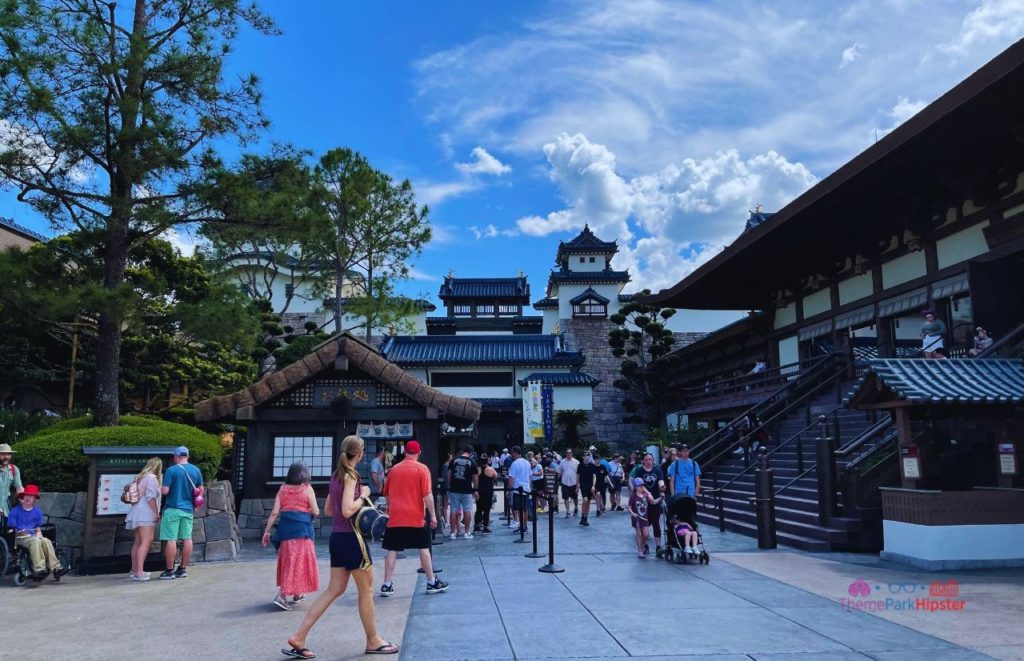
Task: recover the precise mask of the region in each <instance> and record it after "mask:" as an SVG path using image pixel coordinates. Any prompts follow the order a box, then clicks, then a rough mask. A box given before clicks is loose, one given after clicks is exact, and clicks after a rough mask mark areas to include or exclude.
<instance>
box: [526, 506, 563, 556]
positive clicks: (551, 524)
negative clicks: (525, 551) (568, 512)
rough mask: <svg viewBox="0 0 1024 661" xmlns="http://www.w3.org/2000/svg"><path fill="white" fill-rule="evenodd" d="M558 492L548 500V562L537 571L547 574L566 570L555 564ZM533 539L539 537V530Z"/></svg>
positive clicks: (534, 548)
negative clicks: (555, 506) (555, 505)
mask: <svg viewBox="0 0 1024 661" xmlns="http://www.w3.org/2000/svg"><path fill="white" fill-rule="evenodd" d="M557 497H558V494H555V495H554V496H552V497H551V498H550V499H549V500H548V564H546V565H544V566H542V567H539V568H538V569H537V571H539V572H544V573H545V574H561V573H562V572H564V571H565V567H559V566H558V565H556V564H555V508H554V504H555V503H554V501H556V500H557ZM533 539H534V540H535V541H536V539H537V531H536V530H534V535H533ZM533 550H534V551H536V550H537V546H536V543H535V544H534V547H533Z"/></svg>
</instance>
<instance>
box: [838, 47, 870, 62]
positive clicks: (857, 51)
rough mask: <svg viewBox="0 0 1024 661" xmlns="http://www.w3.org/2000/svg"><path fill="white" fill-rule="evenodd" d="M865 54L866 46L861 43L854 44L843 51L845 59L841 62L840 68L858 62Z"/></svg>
mask: <svg viewBox="0 0 1024 661" xmlns="http://www.w3.org/2000/svg"><path fill="white" fill-rule="evenodd" d="M863 54H864V46H862V45H861V44H854V45H852V46H850V47H849V48H847V49H846V50H844V51H843V60H842V62H840V63H839V68H843V67H845V66H846V65H847V64H851V63H853V62H856V61H857V59H858V58H859V57H860V56H861V55H863Z"/></svg>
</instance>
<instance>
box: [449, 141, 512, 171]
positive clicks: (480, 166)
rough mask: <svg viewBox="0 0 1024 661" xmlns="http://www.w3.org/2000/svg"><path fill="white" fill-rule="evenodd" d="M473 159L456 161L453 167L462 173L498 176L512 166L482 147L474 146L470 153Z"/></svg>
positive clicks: (509, 169) (510, 169)
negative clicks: (461, 161)
mask: <svg viewBox="0 0 1024 661" xmlns="http://www.w3.org/2000/svg"><path fill="white" fill-rule="evenodd" d="M470 155H471V156H472V157H473V160H472V161H471V162H469V163H456V165H455V169H456V170H458V171H459V172H461V173H463V174H492V175H494V176H496V177H500V176H501V175H503V174H508V173H509V172H511V171H512V168H511V167H509V166H508V165H505V164H504V163H502V162H501V161H499V160H498V159H496V158H495V157H493V156H491V155H490V154H489V153H488V152H487V150H486V149H484V148H483V147H475V148H474V149H473V151H472V153H471V154H470Z"/></svg>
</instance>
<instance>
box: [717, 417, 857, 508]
mask: <svg viewBox="0 0 1024 661" xmlns="http://www.w3.org/2000/svg"><path fill="white" fill-rule="evenodd" d="M841 408H843V405H842V404H836V405H835V406H833V407H832V408H831V409H829V410H828V412H826V413H822V414H821V416H820V417H819V418H818V419H817V420H815V421H814V422H812V423H810V424H809V425H807V426H806V427H804V428H803V429H801V430H800V431H798V432H796V433H795V434H793V435H792V436H790V437H789V438H787V439H786V440H785V441H783V442H782V443H779V444H777V445H776V446H775V447H774V448H772V449H771V450H768V451H766V452H765V455H764V456H765V457H770V456H772V455H773V454H775V453H776V452H777V451H779V450H781V449H782V448H783V447H785V446H787V445H789V444H790V443H792V442H793V441H795V440H798V439H799V438H800V437H801V436H803V435H804V434H805V433H807V432H808V431H809V430H810V429H811V428H812V427H814V426H816V425H820V424H822V422H823V419H827V418H828V417H829V416H831V415H833V414H835V413H836V412H837V411H838V410H840V409H841ZM748 437H749V434H748V435H747V436H745V437H744V438H748ZM741 440H742V439H741ZM729 451H731V449H730V450H729ZM756 466H757V464H750V465H749V466H747V467H746V468H744V469H743V470H742V471H740V472H739V473H737V474H736V475H735V476H734V477H733V478H732V479H731V480H729V481H728V482H726V483H725V484H723V485H722V486H720V487H718V488H717V489H713V490H714V491H724V490H725V488H726V487H728V486H731V485H732V483H733V482H735V481H736V480H738V479H740V478H741V477H743V476H744V475H746V474H747V473H748V472H750V470H751V469H752V468H755V467H756Z"/></svg>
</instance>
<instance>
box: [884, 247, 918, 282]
mask: <svg viewBox="0 0 1024 661" xmlns="http://www.w3.org/2000/svg"><path fill="white" fill-rule="evenodd" d="M927 272H928V268H927V265H926V264H925V257H924V251H923V250H918V251H917V252H911V253H907V254H906V255H903V256H902V257H897V258H896V259H893V260H890V261H888V262H885V263H884V264H882V288H883V289H888V288H890V287H895V286H896V285H901V284H903V283H904V282H909V281H910V280H913V279H914V278H920V277H921V276H923V275H925V274H926V273H927Z"/></svg>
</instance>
